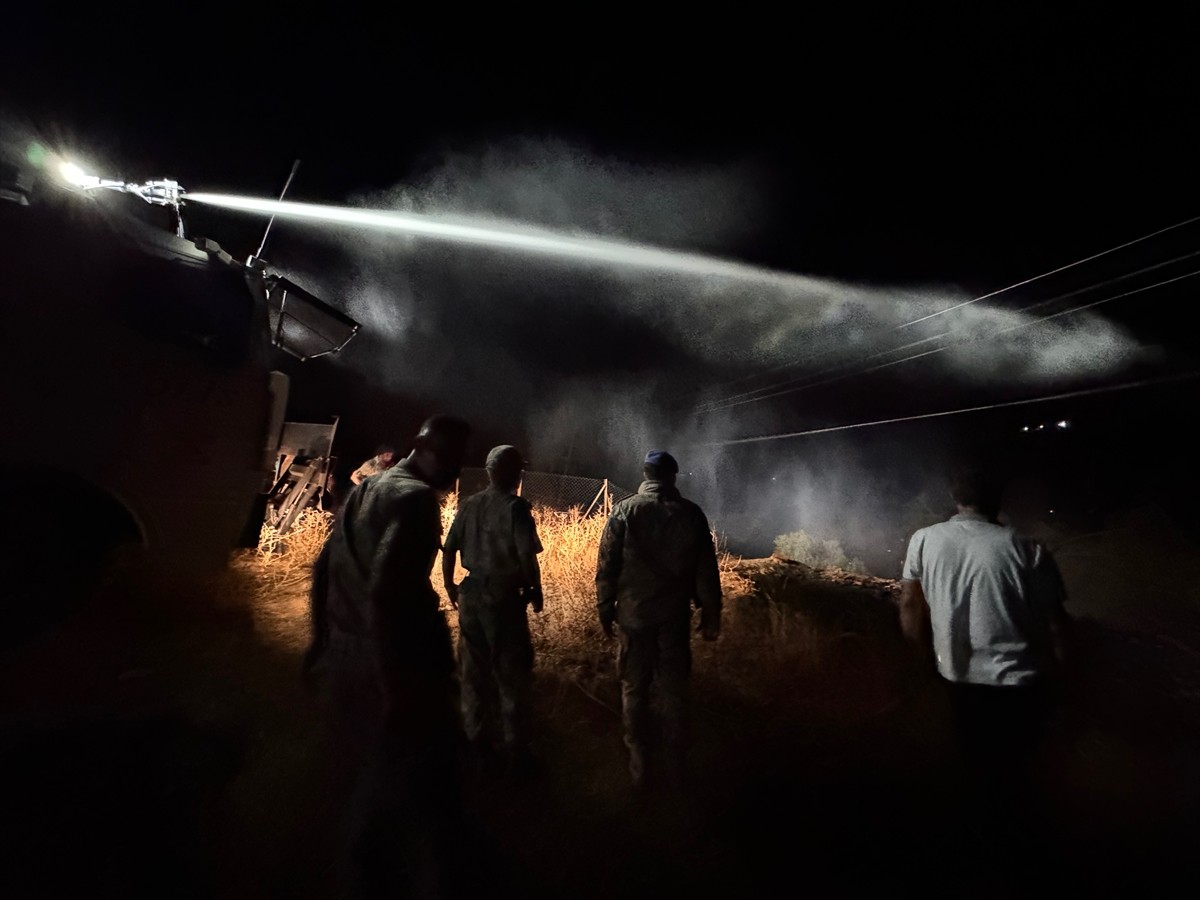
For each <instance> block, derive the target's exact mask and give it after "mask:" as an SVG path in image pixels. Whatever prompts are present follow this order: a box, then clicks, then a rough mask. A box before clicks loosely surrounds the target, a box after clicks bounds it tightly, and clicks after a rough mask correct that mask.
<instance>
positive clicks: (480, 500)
mask: <svg viewBox="0 0 1200 900" xmlns="http://www.w3.org/2000/svg"><path fill="white" fill-rule="evenodd" d="M445 552H446V553H447V554H453V553H460V554H461V555H462V565H463V568H464V569H466V570H467V571H468V572H469V573H470V575H469V576H468V577H467V578H466V579H464V580H463V583H462V584H461V585H460V586H459V599H458V604H459V607H458V628H459V632H458V633H459V638H458V655H459V664H460V667H461V679H460V680H461V690H462V714H463V726H464V730H465V731H466V735H467V738H468V739H470V740H478V739H480V738H481V737H482V736H483V735H484V732H485V729H486V725H487V719H488V715H489V710H490V709H491V707H492V700H491V697H492V692H493V682H494V689H495V692H496V693H497V694H498V695H499V719H500V724H501V726H502V728H503V735H504V742H505V744H506V745H507V746H508V747H509V749H510V750H516V749H519V748H523V747H525V746H526V745H527V744H528V742H529V736H530V735H529V732H530V721H529V719H530V715H529V708H530V703H531V698H530V688H531V676H532V673H533V644H532V642H531V641H530V637H529V622H528V620H527V618H526V613H525V606H526V603H527V601H526V599H525V597H524V596H522V592H523V590H524V589H527V588H534V589H538V590H540V588H541V574H540V572H539V569H538V562H537V554H539V553H541V552H542V544H541V542H540V541H539V540H538V534H537V527H536V526H535V525H534V521H533V512H532V510H531V509H530V507H529V504H528V503H527V502H526V501H525V500H524V499H522V498H521V497H518V496H516V495H515V494H510V493H508V492H506V491H502V490H499V489H497V488H496V487H488V488H487V489H486V490H483V491H480V492H479V493H478V494H475V495H474V496H471V497H468V498H467V499H466V500H464V501H463V503H462V505H461V506H460V507H459V510H458V515H457V516H455V519H454V524H453V525H452V526H451V527H450V533H449V534H448V535H447V537H446V545H445Z"/></svg>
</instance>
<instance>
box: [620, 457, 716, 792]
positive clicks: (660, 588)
mask: <svg viewBox="0 0 1200 900" xmlns="http://www.w3.org/2000/svg"><path fill="white" fill-rule="evenodd" d="M596 593H597V606H598V608H599V613H600V620H601V622H602V623H605V624H611V623H613V622H616V623H617V624H618V625H619V626H620V629H621V630H620V634H619V635H618V639H619V641H620V643H619V647H618V656H617V667H618V672H619V674H620V678H621V709H622V719H623V721H624V726H625V743H626V745H627V746H628V747H629V749H630V753H631V763H630V765H631V770H632V771H633V774H634V778H635V780H636V779H637V778H638V776H639V770H640V766H641V765H642V763H641V760H642V758H643V755H644V753H645V751H646V748H647V744H648V741H649V725H650V688H651V683H652V681H653V679H654V676H655V674H656V673H657V675H658V678H659V691H660V694H661V699H662V701H663V702H662V706H663V717H664V738H665V742H666V748H667V751H668V754H669V755H670V758H671V760H672V762H673V763H675V764H681V763H682V759H683V755H684V753H685V751H686V745H687V682H688V676H689V675H690V673H691V664H692V652H691V615H692V605H693V603H694V604H695V605H696V606H697V607H699V608H700V610H701V622H702V626H704V627H711V628H714V629H715V628H717V627H719V622H720V616H721V582H720V574H719V572H718V569H717V557H716V549H715V548H714V546H713V541H712V534H711V532H710V530H709V525H708V519H707V518H706V517H705V515H704V512H703V511H702V510H701V509H700V507H699V506H697V505H696V504H695V503H692V502H690V501H688V500H685V499H684V498H683V497H682V496H681V495H680V493H679V491H678V490H677V489H676V488H675V486H674V485H672V484H668V483H665V482H661V481H649V480H648V481H645V482H643V483H642V485H641V487H639V488H638V492H637V494H635V495H634V496H633V497H630V498H628V499H626V500H622V501H621V502H620V503H618V504H617V505H616V506H615V507H614V508H613V511H612V515H611V516H610V517H609V520H608V523H607V524H606V525H605V528H604V534H603V536H602V537H601V539H600V554H599V560H598V562H597V566H596Z"/></svg>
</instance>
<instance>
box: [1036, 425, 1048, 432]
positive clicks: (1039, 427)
mask: <svg viewBox="0 0 1200 900" xmlns="http://www.w3.org/2000/svg"><path fill="white" fill-rule="evenodd" d="M1045 427H1046V426H1045V425H1039V426H1038V427H1037V430H1038V431H1041V430H1042V429H1043V428H1045Z"/></svg>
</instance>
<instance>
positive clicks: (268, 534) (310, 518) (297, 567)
mask: <svg viewBox="0 0 1200 900" xmlns="http://www.w3.org/2000/svg"><path fill="white" fill-rule="evenodd" d="M332 529H333V514H332V513H328V512H325V511H324V510H319V509H305V510H303V511H302V512H301V513H300V515H299V516H297V518H296V521H295V522H294V523H293V524H292V527H291V529H289V530H288V532H287V534H282V535H281V534H279V532H277V531H276V530H275V529H274V528H273V527H271V526H270V525H266V524H264V525H263V527H262V530H261V531H260V532H259V540H258V547H257V548H256V549H254V550H246V551H243V552H240V553H238V554H235V556H234V558H233V560H232V562H231V564H230V571H229V578H228V580H227V582H226V584H224V585H222V592H223V593H224V594H225V595H226V599H227V600H231V601H232V602H241V603H244V604H245V605H247V606H248V607H249V608H250V611H251V613H252V614H253V616H254V627H255V630H256V631H257V632H258V633H259V634H260V635H261V636H262V637H263V638H264V639H265V640H266V641H267V643H268V644H269V645H270V646H273V647H277V648H279V649H281V650H287V651H300V650H302V649H303V648H304V647H306V646H307V645H308V642H309V629H310V618H309V608H308V592H309V588H310V586H311V584H312V567H313V563H314V562H316V559H317V556H318V554H320V552H321V548H322V547H323V546H325V541H326V540H327V539H328V538H329V533H330V531H332Z"/></svg>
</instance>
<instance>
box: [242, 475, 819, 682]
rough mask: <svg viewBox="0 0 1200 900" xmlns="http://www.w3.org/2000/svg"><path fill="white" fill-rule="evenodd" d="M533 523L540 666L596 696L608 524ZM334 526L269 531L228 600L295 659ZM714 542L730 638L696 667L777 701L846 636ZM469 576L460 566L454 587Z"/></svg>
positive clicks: (450, 514) (605, 655) (587, 520)
mask: <svg viewBox="0 0 1200 900" xmlns="http://www.w3.org/2000/svg"><path fill="white" fill-rule="evenodd" d="M456 511H457V503H456V498H455V497H454V496H450V497H449V498H447V500H446V501H445V503H444V504H443V507H442V524H443V529H444V530H448V529H449V527H450V524H451V523H452V522H453V520H454V515H455V513H456ZM534 520H535V522H536V524H537V528H538V534H539V536H540V538H541V541H542V545H543V548H544V549H543V552H542V554H541V556H540V557H539V561H540V564H541V570H542V586H543V590H544V594H545V607H544V609H543V611H542V613H541V614H540V615H535V614H532V613H531V614H530V617H529V620H530V630H531V633H532V636H533V641H534V648H535V651H536V653H537V657H538V668H539V670H540V671H542V672H543V673H546V674H554V675H556V676H559V677H562V678H567V679H570V680H572V681H574V682H576V683H577V684H579V685H580V686H581V687H583V688H584V690H585V691H589V692H591V690H592V689H598V686H599V685H600V684H602V683H607V682H609V681H611V680H612V675H613V668H614V667H613V649H614V647H613V643H612V642H611V641H609V640H607V639H606V638H605V637H604V635H603V632H602V631H601V629H600V626H599V621H598V619H597V615H596V594H595V572H596V558H597V555H598V553H599V547H600V537H601V535H602V533H603V531H604V525H605V521H606V519H605V517H604V516H603V515H593V516H588V517H584V516H583V515H581V511H580V509H578V508H575V509H571V510H568V511H562V510H554V509H548V508H536V509H535V510H534ZM332 521H333V520H332V516H330V515H329V514H328V513H323V512H320V511H317V510H307V511H305V513H304V514H303V515H301V517H300V518H299V519H298V520H297V522H296V524H295V525H294V526H293V528H292V530H291V531H289V532H288V534H287V535H282V536H281V535H278V534H276V533H274V531H273V530H272V529H270V528H269V527H264V528H263V532H262V540H261V542H260V544H259V547H258V549H257V550H255V551H247V552H244V553H241V554H239V555H237V556H236V557H235V559H234V561H233V564H232V566H231V568H230V578H229V583H228V585H227V586H226V588H225V590H226V592H227V593H228V594H231V595H232V597H233V599H235V600H236V601H240V602H244V603H246V605H248V606H249V607H250V609H251V610H252V613H253V616H254V621H255V627H256V629H257V630H258V632H259V633H260V635H261V636H262V637H264V638H265V639H266V641H267V642H268V643H269V644H270V645H272V646H275V647H277V648H279V649H281V650H284V651H287V652H296V651H299V650H301V649H302V648H303V647H305V646H306V645H307V642H308V639H309V627H310V626H309V612H308V591H309V586H310V583H311V569H312V563H313V561H314V560H315V559H316V556H317V554H318V553H319V552H320V548H321V546H322V545H323V544H324V542H325V539H326V538H327V537H328V535H329V532H330V529H331V527H332ZM713 540H714V543H715V544H716V546H717V550H718V554H717V558H718V562H719V566H720V574H721V588H722V594H723V596H724V598H725V610H724V615H723V620H722V636H721V638H720V640H719V641H716V642H714V643H706V642H701V641H696V642H695V644H694V647H695V656H696V662H697V666H698V668H699V669H700V670H701V671H702V672H703V673H704V674H705V677H706V678H711V679H713V680H715V681H716V682H717V683H719V684H720V686H721V688H722V689H723V690H725V691H728V692H729V693H731V694H733V695H735V696H737V697H739V698H740V699H742V700H745V701H747V702H749V703H751V704H754V703H757V702H760V701H761V702H768V700H769V698H770V697H772V696H776V695H777V694H778V692H779V690H780V686H781V685H787V684H788V683H789V681H790V680H791V679H794V678H795V676H796V675H797V674H799V673H801V672H803V671H805V670H807V671H811V670H812V669H813V668H814V667H816V666H819V665H820V664H821V663H822V661H823V660H824V659H825V658H826V657H827V655H828V653H829V652H830V649H831V646H832V643H833V642H835V641H836V639H837V635H836V634H830V633H827V632H828V629H823V628H822V627H820V625H819V624H818V623H815V622H814V621H813V620H812V619H811V617H809V616H808V615H806V614H805V613H804V612H803V611H802V610H800V609H799V608H798V607H797V605H796V604H795V603H789V602H785V598H783V597H782V596H779V597H777V596H775V594H777V593H780V591H783V592H785V593H794V592H795V591H794V590H793V588H795V587H796V586H795V585H791V584H790V583H789V584H781V585H779V586H774V585H772V586H767V587H765V588H764V587H763V586H760V585H756V581H754V580H751V578H750V577H748V576H749V575H752V574H755V573H756V572H757V570H756V569H754V564H750V563H746V564H743V562H742V561H741V560H740V559H739V558H737V557H735V556H732V555H730V554H729V553H728V552H726V550H725V547H724V543H723V541H722V540H721V539H720V536H719V535H717V534H716V533H714V535H713ZM441 566H442V559H441V554H439V555H438V557H437V559H436V561H435V564H434V571H433V578H432V581H433V586H434V589H435V590H436V592H437V593H438V595H439V597H440V598H441V606H442V609H443V610H444V611H445V612H446V613H447V619H448V621H449V622H450V626H451V629H452V630H455V631H456V629H457V615H455V614H454V612H453V610H452V609H451V608H450V604H449V600H448V599H447V597H446V595H445V592H444V590H443V589H442V577H441ZM465 574H466V573H465V571H464V570H463V569H462V567H461V565H460V566H458V567H457V575H456V579H455V580H456V581H461V579H462V578H463V577H464V576H465ZM756 578H757V576H756ZM801 589H803V587H802V586H801ZM785 690H786V688H785Z"/></svg>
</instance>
